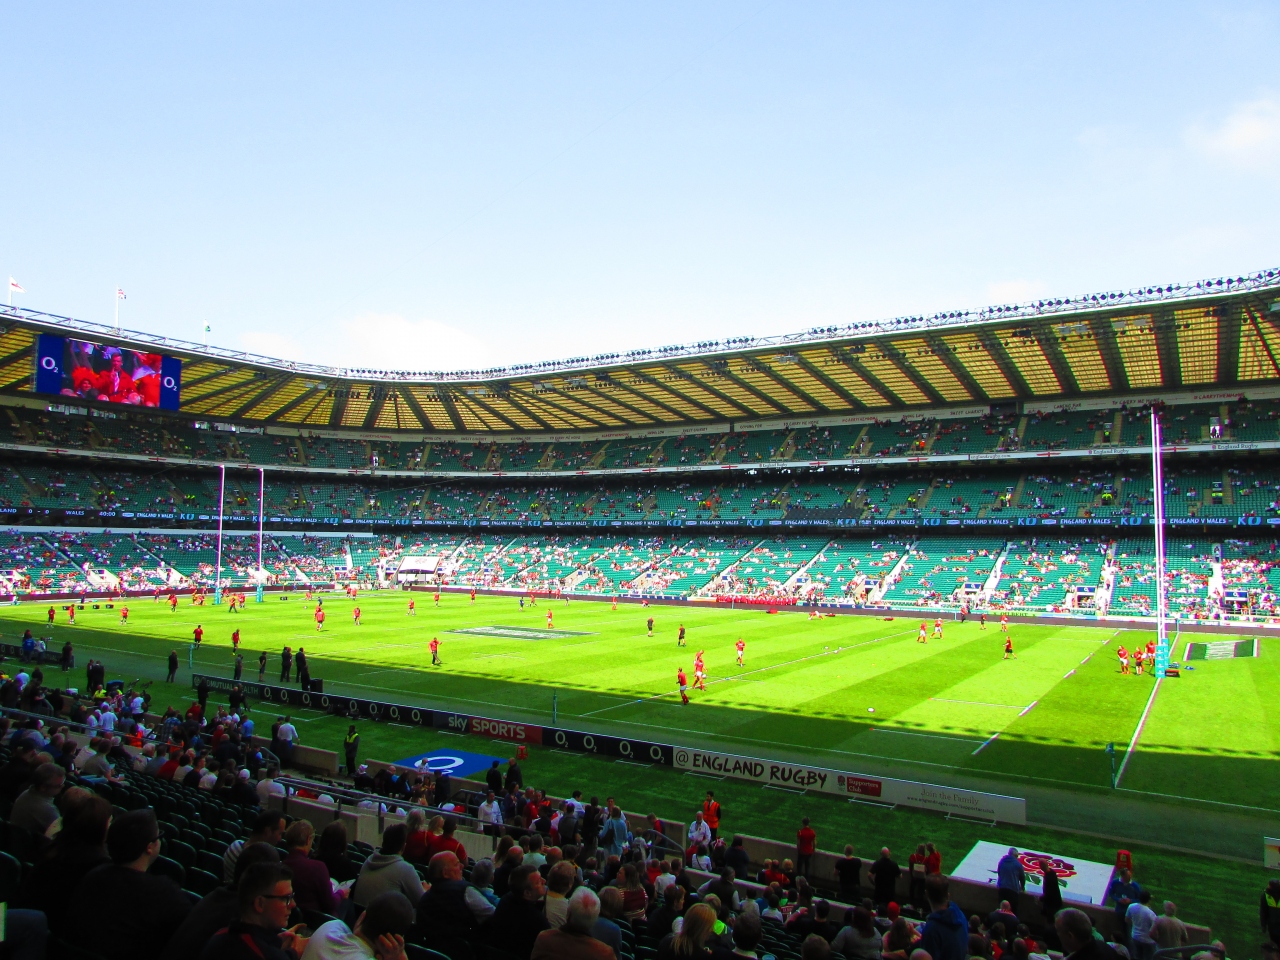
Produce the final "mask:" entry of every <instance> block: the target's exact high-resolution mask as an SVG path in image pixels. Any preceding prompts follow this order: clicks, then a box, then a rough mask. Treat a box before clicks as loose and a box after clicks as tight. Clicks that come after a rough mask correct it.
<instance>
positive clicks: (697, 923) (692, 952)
mask: <svg viewBox="0 0 1280 960" xmlns="http://www.w3.org/2000/svg"><path fill="white" fill-rule="evenodd" d="M715 923H716V912H715V910H714V909H712V908H711V907H709V906H707V904H705V903H695V904H694V905H693V906H692V907H690V908H689V909H688V911H687V912H686V913H685V915H684V925H683V926H681V928H680V932H679V933H673V934H672V935H671V936H669V937H665V938H663V941H662V943H660V944H659V945H658V960H673V958H676V957H706V956H709V955H710V953H711V951H710V950H708V949H707V946H706V943H707V941H708V940H710V939H711V937H712V936H713V935H714V933H715Z"/></svg>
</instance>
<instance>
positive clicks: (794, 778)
mask: <svg viewBox="0 0 1280 960" xmlns="http://www.w3.org/2000/svg"><path fill="white" fill-rule="evenodd" d="M672 759H673V760H674V766H675V767H676V769H678V770H688V771H691V772H694V773H704V774H712V775H715V776H721V777H733V778H735V779H738V780H754V781H755V782H756V783H767V784H771V785H773V786H778V787H790V788H792V789H799V790H816V791H818V792H819V793H831V794H836V795H837V796H847V797H851V798H853V797H868V798H870V799H874V800H878V801H880V802H881V803H891V804H898V805H901V806H904V807H918V808H920V809H923V810H937V811H938V812H940V813H949V814H955V815H957V816H965V817H973V818H974V819H977V820H999V821H1003V822H1004V823H1017V824H1025V823H1026V822H1027V801H1026V800H1024V799H1023V798H1021V797H1005V796H1001V795H999V794H995V793H979V792H978V791H976V790H959V789H956V788H954V787H943V786H939V785H937V784H932V783H916V782H915V781H912V780H895V779H893V778H890V777H870V776H866V775H864V774H857V773H845V772H843V771H840V770H831V769H827V768H825V767H810V766H805V765H804V764H798V763H786V762H783V761H781V760H757V759H754V758H752V757H737V756H732V755H730V754H725V753H713V752H711V751H706V750H694V749H691V748H688V747H676V748H675V750H674V754H673V758H672Z"/></svg>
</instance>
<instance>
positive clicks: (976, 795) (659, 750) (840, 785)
mask: <svg viewBox="0 0 1280 960" xmlns="http://www.w3.org/2000/svg"><path fill="white" fill-rule="evenodd" d="M201 682H204V683H207V684H208V686H209V690H211V691H214V690H216V691H218V692H221V693H230V692H231V689H232V688H233V687H237V686H238V687H239V688H240V690H241V691H242V692H243V693H244V694H245V695H246V696H249V697H253V698H255V699H258V700H261V701H263V702H264V703H270V704H272V705H275V706H277V707H279V708H281V709H285V708H288V707H305V708H309V709H311V710H323V711H325V712H327V713H334V714H337V715H339V716H344V717H348V718H350V719H352V720H384V721H387V722H389V723H401V724H405V725H409V726H417V727H433V728H435V729H437V730H444V731H448V732H450V733H460V734H472V735H474V736H480V737H489V738H490V739H492V740H506V741H510V742H511V743H515V744H535V745H539V746H545V747H551V748H553V749H559V750H569V751H573V752H574V753H594V754H599V755H601V756H606V757H612V758H613V759H615V760H622V761H626V762H628V763H637V764H643V765H646V766H648V765H652V764H657V765H659V766H664V767H673V768H674V769H677V770H684V771H686V772H688V773H694V774H700V775H703V776H709V777H715V778H717V779H719V778H724V777H731V778H733V779H736V780H750V781H753V782H755V783H759V784H762V785H764V786H770V787H780V788H783V789H791V790H797V791H805V790H814V791H816V792H818V793H828V794H833V795H835V796H844V797H848V798H849V799H850V800H865V801H871V802H875V803H882V804H885V805H891V806H903V807H917V808H920V809H923V810H933V811H936V812H938V813H945V814H946V815H948V816H959V817H969V818H972V819H975V820H986V821H993V822H994V821H1001V822H1004V823H1016V824H1025V823H1026V822H1027V802H1026V800H1024V799H1023V798H1021V797H1006V796H1001V795H999V794H993V793H980V792H978V791H976V790H961V789H957V788H955V787H944V786H939V785H938V784H932V783H917V782H915V781H911V780H897V779H894V778H891V777H875V776H869V775H865V774H859V773H849V772H847V771H841V770H833V769H829V768H826V767H811V766H808V765H806V764H798V763H790V762H786V761H782V760H761V759H756V758H752V757H739V756H734V755H731V754H723V753H717V752H714V751H707V750H700V749H697V748H694V747H683V746H673V745H670V744H662V743H652V742H650V741H648V740H632V739H629V738H626V737H612V736H607V735H605V734H600V733H588V732H584V731H581V730H567V729H564V728H562V727H544V726H541V725H539V724H532V723H517V722H515V721H510V720H495V719H492V718H489V717H475V716H471V715H469V714H464V713H453V712H450V711H445V710H434V709H431V708H430V707H415V706H411V705H405V704H397V703H388V702H386V701H382V700H364V699H361V698H359V697H344V696H340V695H338V694H333V693H313V692H310V691H306V690H295V689H292V688H290V687H281V686H275V685H273V684H266V683H257V682H245V681H236V680H228V679H226V678H225V677H212V676H208V675H206V674H193V675H192V677H191V685H192V687H198V686H199V685H200V683H201Z"/></svg>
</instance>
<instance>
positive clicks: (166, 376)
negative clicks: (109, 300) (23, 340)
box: [36, 333, 182, 410]
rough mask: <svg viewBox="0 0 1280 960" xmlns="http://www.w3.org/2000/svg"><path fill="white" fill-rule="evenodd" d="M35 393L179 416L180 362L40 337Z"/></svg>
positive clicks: (105, 347) (152, 354)
mask: <svg viewBox="0 0 1280 960" xmlns="http://www.w3.org/2000/svg"><path fill="white" fill-rule="evenodd" d="M36 392H37V393H47V394H51V395H53V396H61V397H70V398H74V399H77V400H96V401H99V402H102V403H122V404H128V405H131V406H138V407H159V408H161V409H162V410H177V409H178V405H179V398H180V395H181V392H182V361H181V360H179V359H177V358H176V357H166V356H164V355H163V354H159V353H142V352H140V351H137V350H127V349H124V348H122V347H114V346H111V345H109V344H101V343H93V342H91V341H89V340H73V339H71V338H70V337H56V336H54V335H52V334H48V333H42V334H40V336H39V338H38V339H37V342H36Z"/></svg>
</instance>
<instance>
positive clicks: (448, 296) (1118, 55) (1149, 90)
mask: <svg viewBox="0 0 1280 960" xmlns="http://www.w3.org/2000/svg"><path fill="white" fill-rule="evenodd" d="M0 35H3V36H4V38H5V52H6V67H5V70H4V73H3V79H2V80H0V104H3V111H4V118H5V121H6V122H5V130H6V140H7V143H6V146H5V149H4V150H3V151H0V184H3V187H4V190H3V210H4V216H3V218H0V222H2V223H3V225H4V227H3V229H0V273H2V274H6V275H7V274H12V275H13V276H14V277H16V278H17V279H18V280H19V282H20V283H22V285H23V286H24V287H25V288H26V289H27V291H28V293H27V294H25V295H19V296H18V297H16V298H15V303H17V304H18V305H21V306H27V307H31V308H34V309H40V310H47V311H50V312H54V313H61V314H66V315H71V316H76V317H81V318H84V319H89V320H109V319H110V317H111V311H112V307H113V300H112V292H113V291H114V289H115V287H116V286H117V285H119V286H121V287H123V288H124V289H125V290H126V291H127V292H128V297H129V299H128V300H127V301H126V302H125V304H124V305H123V310H122V323H123V324H125V325H126V326H130V327H133V328H135V329H144V330H149V331H153V332H157V333H166V334H170V335H173V336H178V337H186V338H188V339H194V340H199V339H200V335H201V333H200V331H201V330H202V328H203V325H204V323H205V321H207V322H208V323H209V324H210V325H211V326H212V328H213V332H212V334H211V342H215V343H217V344H219V345H222V346H227V347H233V348H242V349H248V350H257V351H260V352H265V353H268V354H272V355H276V356H283V357H286V358H289V359H297V360H311V361H318V362H326V363H337V364H350V365H353V366H373V367H379V368H381V367H387V368H391V367H396V368H410V369H456V368H460V367H461V368H471V367H477V366H488V365H491V364H501V363H511V362H522V361H534V360H542V359H550V358H557V357H566V356H578V355H584V354H593V353H597V352H601V351H605V350H615V349H626V348H630V347H634V346H660V345H663V344H667V343H682V342H688V341H692V340H696V339H703V338H712V339H716V338H723V337H728V336H735V335H743V334H762V333H781V332H786V331H791V330H800V329H806V328H808V327H811V326H814V325H827V324H832V323H843V322H848V321H852V320H867V319H875V318H879V317H891V316H897V315H902V314H908V313H911V314H916V313H924V312H932V311H933V310H937V309H944V308H948V309H950V308H963V307H977V306H984V305H987V304H990V303H1007V302H1013V301H1019V300H1024V299H1028V298H1032V297H1035V296H1040V295H1046V294H1051V293H1052V294H1056V295H1069V294H1077V293H1086V292H1092V291H1096V290H1106V289H1120V288H1127V287H1130V286H1136V285H1139V284H1148V283H1164V282H1170V281H1183V280H1195V279H1199V278H1202V277H1208V276H1219V275H1223V274H1237V273H1240V272H1244V271H1250V270H1254V269H1259V268H1263V267H1270V266H1276V265H1280V251H1278V250H1277V244H1276V240H1275V238H1276V235H1277V231H1280V199H1278V198H1280V191H1278V190H1277V187H1280V80H1277V79H1276V77H1277V74H1276V69H1275V63H1276V51H1277V50H1280V7H1277V6H1276V5H1275V4H1232V3H1212V4H1176V3H1160V4H1155V3H1152V4H1146V5H1144V4H1137V3H1134V4H1123V5H1120V4H1089V3H1072V4H1061V5H1050V4H1007V5H982V4H954V5H930V4H910V3H897V4H883V5H879V6H870V5H866V6H864V5H858V4H852V3H844V4H824V3H817V2H814V3H804V4H797V3H777V2H775V3H723V4H715V3H701V4H689V3H680V4H661V3H651V4H643V5H641V4H633V5H622V4H591V5H589V4H580V5H575V4H554V5H548V4H498V3H494V4H486V5H474V4H469V5H464V4H449V5H443V4H439V5H436V4H426V3H423V4H414V5H404V6H397V5H395V4H390V3H388V4H378V5H369V4H362V5H355V4H352V5H349V6H333V5H327V6H326V5H323V4H306V5H304V4H297V5H286V4H274V5H261V4H257V5H248V4H245V5H235V4H222V5H218V6H217V9H212V8H208V9H199V10H197V9H194V8H191V7H190V6H189V5H188V8H187V9H183V10H178V9H176V8H175V7H174V6H173V5H159V4H157V5H155V6H150V7H146V6H127V5H118V6H117V5H101V4H98V5H87V4H84V5H74V4H67V5H50V4H34V3H26V4H16V3H15V4H8V5H6V6H5V7H3V8H0Z"/></svg>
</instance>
